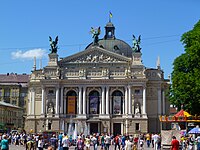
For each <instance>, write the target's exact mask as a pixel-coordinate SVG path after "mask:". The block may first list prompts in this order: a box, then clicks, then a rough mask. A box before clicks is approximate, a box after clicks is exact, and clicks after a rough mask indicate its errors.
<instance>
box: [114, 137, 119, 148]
mask: <svg viewBox="0 0 200 150" xmlns="http://www.w3.org/2000/svg"><path fill="white" fill-rule="evenodd" d="M114 143H115V150H116V149H117V147H118V149H119V150H120V138H119V135H118V134H117V136H116V137H115V138H114Z"/></svg>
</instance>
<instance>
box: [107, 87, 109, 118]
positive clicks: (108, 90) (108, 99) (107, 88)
mask: <svg viewBox="0 0 200 150" xmlns="http://www.w3.org/2000/svg"><path fill="white" fill-rule="evenodd" d="M106 114H107V115H108V114H109V87H108V86H106Z"/></svg>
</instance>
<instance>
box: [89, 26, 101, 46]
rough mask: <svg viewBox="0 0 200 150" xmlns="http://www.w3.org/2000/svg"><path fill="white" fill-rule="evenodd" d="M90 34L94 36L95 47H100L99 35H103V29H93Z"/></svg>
mask: <svg viewBox="0 0 200 150" xmlns="http://www.w3.org/2000/svg"><path fill="white" fill-rule="evenodd" d="M90 33H91V34H93V36H92V38H94V42H93V45H98V41H99V35H100V34H101V28H100V27H98V28H96V29H95V28H93V27H91V30H90Z"/></svg>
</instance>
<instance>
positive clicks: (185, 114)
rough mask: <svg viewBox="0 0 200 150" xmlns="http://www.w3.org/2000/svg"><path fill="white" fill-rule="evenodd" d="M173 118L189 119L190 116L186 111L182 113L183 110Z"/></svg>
mask: <svg viewBox="0 0 200 150" xmlns="http://www.w3.org/2000/svg"><path fill="white" fill-rule="evenodd" d="M174 116H175V117H191V116H192V115H190V114H189V113H188V112H187V111H184V110H183V109H181V110H180V111H179V112H178V113H177V114H176V115H174Z"/></svg>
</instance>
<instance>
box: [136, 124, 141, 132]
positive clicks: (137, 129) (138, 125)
mask: <svg viewBox="0 0 200 150" xmlns="http://www.w3.org/2000/svg"><path fill="white" fill-rule="evenodd" d="M135 130H136V131H139V130H140V124H139V123H135Z"/></svg>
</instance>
